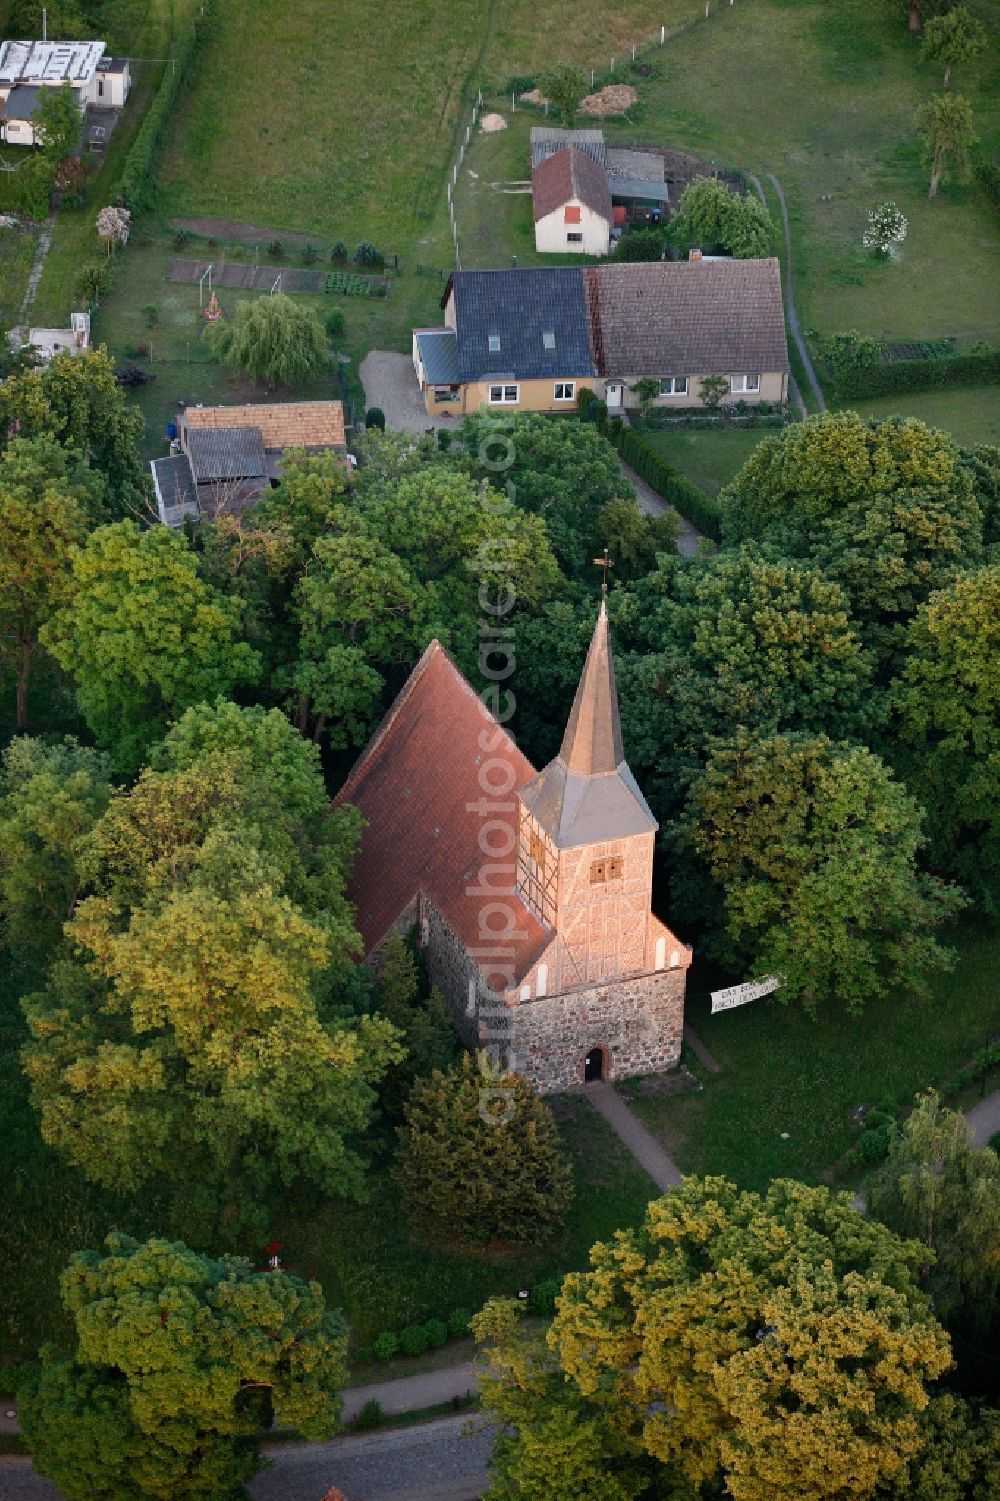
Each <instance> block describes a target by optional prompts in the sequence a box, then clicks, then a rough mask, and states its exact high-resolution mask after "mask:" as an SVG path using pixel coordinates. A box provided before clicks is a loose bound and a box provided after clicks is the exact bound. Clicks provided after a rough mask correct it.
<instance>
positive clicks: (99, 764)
mask: <svg viewBox="0 0 1000 1501" xmlns="http://www.w3.org/2000/svg"><path fill="white" fill-rule="evenodd" d="M110 794H111V789H110V786H109V784H108V777H107V768H106V767H105V765H104V761H103V758H102V757H101V756H100V755H99V754H98V753H97V752H96V751H94V750H91V749H90V748H89V747H87V746H82V745H80V744H78V742H77V741H76V740H73V739H72V738H71V737H69V736H67V738H66V739H65V740H63V741H62V742H61V743H58V744H55V745H48V744H45V743H44V742H43V741H41V740H29V739H27V738H22V739H18V740H12V741H11V743H10V744H9V745H8V747H7V749H6V751H5V752H4V755H3V773H2V777H0V822H2V824H3V841H2V843H0V899H2V906H3V932H4V938H5V941H6V942H7V944H8V945H9V946H10V947H11V948H12V949H15V950H17V951H18V952H20V953H23V954H30V955H32V956H33V957H34V958H36V959H37V957H38V956H47V955H49V954H50V953H51V952H52V951H53V950H54V949H56V948H57V947H58V946H59V944H60V943H61V942H62V938H63V925H64V924H65V923H67V922H68V921H69V919H70V918H71V917H72V915H73V908H74V906H75V905H76V899H77V896H78V895H79V891H80V885H81V876H80V869H79V857H80V849H81V844H82V841H83V839H84V837H85V836H86V835H87V834H88V833H89V832H90V830H91V829H92V828H93V827H94V825H95V824H96V823H97V821H98V819H99V818H100V817H101V815H102V814H103V812H104V810H105V808H106V807H107V805H108V800H109V797H110Z"/></svg>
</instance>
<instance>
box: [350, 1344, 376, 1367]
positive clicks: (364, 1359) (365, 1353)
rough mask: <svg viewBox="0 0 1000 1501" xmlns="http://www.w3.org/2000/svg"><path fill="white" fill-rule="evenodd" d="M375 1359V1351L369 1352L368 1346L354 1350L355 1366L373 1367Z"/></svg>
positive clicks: (358, 1346) (357, 1347)
mask: <svg viewBox="0 0 1000 1501" xmlns="http://www.w3.org/2000/svg"><path fill="white" fill-rule="evenodd" d="M374 1358H375V1352H374V1350H369V1348H368V1346H367V1345H357V1346H355V1349H354V1364H355V1365H371V1363H372V1360H373V1359H374Z"/></svg>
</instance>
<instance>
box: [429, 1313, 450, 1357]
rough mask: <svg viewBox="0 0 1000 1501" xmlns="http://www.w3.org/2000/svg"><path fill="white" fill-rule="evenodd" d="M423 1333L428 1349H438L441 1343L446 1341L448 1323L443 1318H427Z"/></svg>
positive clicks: (443, 1343)
mask: <svg viewBox="0 0 1000 1501" xmlns="http://www.w3.org/2000/svg"><path fill="white" fill-rule="evenodd" d="M424 1333H425V1334H426V1335H427V1348H428V1350H440V1348H441V1346H442V1345H445V1344H447V1343H448V1325H447V1324H446V1323H445V1321H444V1319H428V1320H427V1323H426V1324H425V1325H424Z"/></svg>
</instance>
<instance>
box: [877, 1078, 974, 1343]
mask: <svg viewBox="0 0 1000 1501" xmlns="http://www.w3.org/2000/svg"><path fill="white" fill-rule="evenodd" d="M866 1200H867V1203H868V1208H869V1212H870V1213H871V1214H873V1215H874V1216H875V1217H876V1219H879V1220H881V1221H882V1223H883V1224H885V1225H888V1226H889V1228H890V1230H894V1231H895V1232H896V1234H897V1235H903V1236H906V1237H907V1238H908V1239H912V1240H919V1241H920V1242H921V1243H922V1244H923V1245H924V1246H926V1247H927V1250H928V1252H929V1253H930V1254H929V1255H928V1257H927V1260H926V1263H925V1265H924V1266H923V1268H922V1269H921V1280H922V1282H923V1284H924V1286H925V1287H926V1288H927V1290H928V1292H930V1293H931V1294H932V1295H933V1298H934V1308H935V1310H936V1312H937V1314H938V1317H939V1318H942V1319H944V1320H945V1321H947V1319H948V1317H949V1315H950V1314H952V1313H954V1312H955V1311H956V1309H958V1308H961V1307H963V1306H964V1307H965V1308H966V1309H967V1310H969V1311H970V1312H972V1313H973V1314H974V1315H975V1316H977V1317H978V1318H979V1319H980V1320H981V1321H982V1322H983V1323H988V1322H989V1318H990V1316H991V1314H992V1313H993V1311H994V1310H995V1307H996V1302H997V1297H998V1295H1000V1161H998V1159H997V1154H996V1153H995V1152H993V1151H991V1150H990V1148H989V1147H975V1146H973V1144H972V1138H971V1136H970V1133H969V1128H968V1126H967V1125H966V1123H965V1119H964V1117H963V1116H961V1115H960V1114H959V1113H958V1112H957V1111H955V1110H947V1109H945V1107H944V1106H943V1105H942V1104H941V1101H940V1100H939V1098H938V1096H937V1094H936V1093H935V1092H934V1091H933V1090H929V1091H928V1092H927V1093H926V1094H923V1095H920V1096H918V1098H917V1102H916V1105H915V1107H914V1109H913V1111H912V1112H911V1113H910V1115H909V1116H908V1117H907V1118H906V1120H905V1121H904V1122H903V1123H902V1124H897V1125H896V1126H895V1127H894V1128H893V1132H892V1137H891V1139H890V1143H889V1155H888V1157H887V1159H886V1162H885V1166H884V1167H883V1168H882V1169H881V1171H880V1172H879V1173H877V1174H876V1175H875V1177H874V1179H873V1180H872V1181H871V1182H870V1184H869V1186H868V1189H867V1190H866Z"/></svg>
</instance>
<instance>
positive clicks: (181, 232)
mask: <svg viewBox="0 0 1000 1501" xmlns="http://www.w3.org/2000/svg"><path fill="white" fill-rule="evenodd" d="M190 238H191V236H190V235H189V234H188V232H187V230H186V229H177V230H175V231H174V249H175V250H183V249H184V246H185V245H186V244H187V242H188V240H190Z"/></svg>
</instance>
